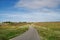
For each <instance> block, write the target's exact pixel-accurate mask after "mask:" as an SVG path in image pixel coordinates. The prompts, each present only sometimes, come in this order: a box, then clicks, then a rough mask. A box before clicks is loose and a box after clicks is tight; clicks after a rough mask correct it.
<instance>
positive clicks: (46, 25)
mask: <svg viewBox="0 0 60 40" xmlns="http://www.w3.org/2000/svg"><path fill="white" fill-rule="evenodd" d="M34 26H35V28H36V29H37V31H38V33H39V35H40V38H41V39H42V40H60V22H41V23H34Z"/></svg>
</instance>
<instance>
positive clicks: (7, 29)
mask: <svg viewBox="0 0 60 40" xmlns="http://www.w3.org/2000/svg"><path fill="white" fill-rule="evenodd" d="M27 30H28V25H27V23H11V22H4V23H0V40H9V39H11V38H13V37H15V36H18V35H21V34H23V33H24V32H25V31H27Z"/></svg>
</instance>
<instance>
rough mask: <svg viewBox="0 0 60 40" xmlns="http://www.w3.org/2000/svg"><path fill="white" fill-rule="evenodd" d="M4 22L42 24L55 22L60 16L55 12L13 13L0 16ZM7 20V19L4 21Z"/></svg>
mask: <svg viewBox="0 0 60 40" xmlns="http://www.w3.org/2000/svg"><path fill="white" fill-rule="evenodd" d="M1 16H3V17H4V20H6V21H27V22H31V21H33V22H44V21H57V20H59V18H60V14H59V13H57V12H49V13H48V12H47V13H45V12H34V13H23V14H22V13H21V14H20V13H15V14H2V15H1ZM5 18H7V19H5Z"/></svg>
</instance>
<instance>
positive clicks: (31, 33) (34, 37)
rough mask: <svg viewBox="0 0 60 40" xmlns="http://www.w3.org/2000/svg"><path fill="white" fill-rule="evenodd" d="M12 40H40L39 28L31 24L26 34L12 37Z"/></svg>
mask: <svg viewBox="0 0 60 40" xmlns="http://www.w3.org/2000/svg"><path fill="white" fill-rule="evenodd" d="M10 40H40V37H39V35H38V32H37V30H36V29H35V28H33V27H31V26H30V27H29V30H28V31H26V32H25V33H24V34H22V35H20V36H17V37H15V38H12V39H10Z"/></svg>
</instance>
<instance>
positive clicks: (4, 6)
mask: <svg viewBox="0 0 60 40" xmlns="http://www.w3.org/2000/svg"><path fill="white" fill-rule="evenodd" d="M3 21H13V22H20V21H21V22H24V21H26V22H51V21H60V0H0V22H3Z"/></svg>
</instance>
